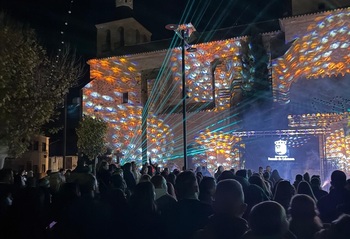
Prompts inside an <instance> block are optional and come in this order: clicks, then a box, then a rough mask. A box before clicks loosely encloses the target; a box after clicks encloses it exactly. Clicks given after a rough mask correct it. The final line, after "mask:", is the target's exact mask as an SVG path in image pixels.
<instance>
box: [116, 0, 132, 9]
mask: <svg viewBox="0 0 350 239" xmlns="http://www.w3.org/2000/svg"><path fill="white" fill-rule="evenodd" d="M133 5H134V4H133V0H115V7H122V6H125V7H129V8H130V9H133V7H134V6H133Z"/></svg>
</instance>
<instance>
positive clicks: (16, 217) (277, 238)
mask: <svg viewBox="0 0 350 239" xmlns="http://www.w3.org/2000/svg"><path fill="white" fill-rule="evenodd" d="M349 213H350V182H349V180H347V179H346V174H345V173H344V172H342V171H339V170H336V171H334V172H333V173H332V175H331V188H330V190H329V192H327V191H325V190H323V189H322V188H321V178H320V176H318V175H312V176H310V175H309V174H308V173H305V174H304V175H296V177H295V181H294V182H292V183H291V182H289V181H287V180H284V179H283V178H281V177H280V176H279V173H278V170H276V169H274V170H272V169H271V167H269V166H267V167H266V168H265V169H264V168H262V167H259V169H258V170H257V171H256V172H254V170H245V169H240V170H237V171H235V170H234V169H229V170H225V169H224V168H223V167H222V166H219V167H218V168H217V170H216V172H215V174H214V175H211V174H210V173H209V172H208V170H207V169H206V168H205V167H199V168H197V169H196V170H184V171H180V170H178V169H174V170H172V171H170V170H169V169H168V168H164V169H162V170H161V169H160V168H158V167H155V166H154V165H151V164H145V165H143V166H142V168H141V169H139V168H138V166H137V165H136V163H135V162H131V163H126V164H124V165H123V166H120V165H115V164H110V163H108V162H107V161H101V162H100V163H99V164H98V168H97V171H96V175H94V174H92V173H91V170H90V168H89V167H87V166H84V165H83V164H79V165H78V166H77V167H76V168H75V169H74V170H72V171H70V170H67V171H65V170H60V171H59V172H47V175H46V176H45V177H42V178H40V179H36V178H35V177H34V176H33V174H32V173H27V174H26V172H25V171H24V170H21V171H19V172H14V171H13V170H11V169H6V168H4V169H1V170H0V238H9V239H11V238H20V239H21V238H26V239H28V238H39V239H41V238H43V239H46V238H48V239H50V238H54V239H56V238H57V239H58V238H59V239H60V238H62V239H63V238H64V239H70V238H72V239H73V238H75V239H77V238H82V239H85V238H88V239H90V238H96V239H97V238H98V239H113V238H152V239H157V238H170V239H175V238H176V239H180V238H184V239H192V238H193V239H200V238H204V239H225V238H233V239H234V238H237V239H238V238H242V239H258V238H259V239H267V238H268V239H289V238H291V239H294V238H298V239H313V238H314V239H333V238H337V239H345V238H347V239H349V238H350V214H349Z"/></svg>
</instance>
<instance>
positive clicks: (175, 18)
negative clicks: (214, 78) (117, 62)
mask: <svg viewBox="0 0 350 239" xmlns="http://www.w3.org/2000/svg"><path fill="white" fill-rule="evenodd" d="M71 1H72V0H0V9H2V10H4V11H5V12H7V13H8V14H9V15H10V16H12V17H13V18H15V19H17V20H19V21H21V22H23V23H25V24H27V25H29V26H30V27H32V28H34V29H35V30H36V31H37V33H38V36H39V39H40V41H41V43H42V44H43V45H44V46H45V47H46V48H47V49H48V52H49V53H50V54H55V52H57V50H58V49H59V47H61V42H62V41H64V42H65V43H69V44H70V46H71V47H72V48H73V49H76V51H77V54H78V55H79V56H80V58H81V61H82V62H83V63H86V61H87V60H88V59H90V58H94V57H95V54H96V53H95V52H96V28H95V24H98V23H103V22H106V21H111V20H113V19H114V18H115V17H117V16H116V8H115V0H73V3H71ZM288 2H290V0H283V1H282V0H134V16H135V18H136V19H137V20H138V21H139V22H140V23H141V24H143V25H144V26H145V27H146V28H147V29H148V30H149V31H150V32H152V34H153V35H152V40H160V39H166V38H171V37H172V36H173V34H174V33H173V32H171V31H168V30H166V29H165V25H167V24H169V23H189V22H191V23H192V24H193V25H194V26H195V27H196V29H197V31H199V32H202V31H208V30H212V29H219V28H225V27H230V26H235V25H242V24H248V23H253V22H261V21H266V20H270V19H277V18H279V17H283V16H285V15H286V13H287V12H288V11H289V5H288ZM69 12H70V13H69ZM66 22H67V23H68V25H65V23H66ZM61 31H63V32H64V34H63V35H62V34H61ZM89 80H90V79H89V74H88V66H87V67H86V76H85V77H84V78H83V79H81V80H80V81H79V86H78V87H75V88H73V89H71V91H70V94H69V95H68V105H69V106H68V125H67V135H68V137H67V155H72V154H75V153H76V152H77V149H76V135H75V128H76V127H77V125H78V122H79V118H80V115H81V112H80V107H77V106H75V105H72V104H71V102H72V100H73V98H75V97H79V96H80V89H81V88H82V86H84V85H85V84H86V83H88V82H89ZM61 111H62V112H61V115H60V119H59V120H58V121H56V123H55V126H62V125H63V115H64V114H63V110H62V109H61ZM48 127H51V126H48ZM50 137H51V142H56V143H54V144H53V145H51V147H50V155H51V156H52V155H62V148H63V131H60V133H59V134H57V135H50Z"/></svg>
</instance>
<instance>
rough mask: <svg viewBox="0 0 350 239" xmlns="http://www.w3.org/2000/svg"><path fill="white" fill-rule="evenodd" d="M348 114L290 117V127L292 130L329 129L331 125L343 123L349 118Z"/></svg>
mask: <svg viewBox="0 0 350 239" xmlns="http://www.w3.org/2000/svg"><path fill="white" fill-rule="evenodd" d="M348 115H349V114H348V113H347V112H345V113H342V114H337V113H317V114H302V115H288V126H289V127H292V128H298V127H308V128H314V127H317V128H327V127H329V126H330V124H332V123H335V122H339V121H342V120H343V119H346V118H348Z"/></svg>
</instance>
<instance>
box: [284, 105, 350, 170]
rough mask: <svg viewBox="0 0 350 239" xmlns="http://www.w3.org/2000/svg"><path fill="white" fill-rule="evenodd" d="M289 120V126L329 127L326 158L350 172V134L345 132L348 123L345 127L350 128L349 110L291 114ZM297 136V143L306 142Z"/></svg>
mask: <svg viewBox="0 0 350 239" xmlns="http://www.w3.org/2000/svg"><path fill="white" fill-rule="evenodd" d="M288 120H289V126H290V127H293V128H300V127H307V128H312V127H313V128H328V129H329V130H328V132H327V133H326V138H325V147H326V148H325V150H326V151H325V154H326V159H329V160H334V162H335V163H336V165H337V167H338V168H340V169H341V170H343V171H345V172H350V135H349V134H348V132H347V133H346V134H345V132H344V127H345V125H346V124H347V127H345V128H347V129H350V118H349V112H344V113H341V114H338V113H317V114H303V115H289V116H288ZM346 122H347V123H346ZM340 127H342V128H340ZM303 137H305V136H303ZM297 138H298V137H296V140H294V142H295V143H294V144H295V145H300V144H304V142H303V141H302V140H300V141H298V140H297Z"/></svg>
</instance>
